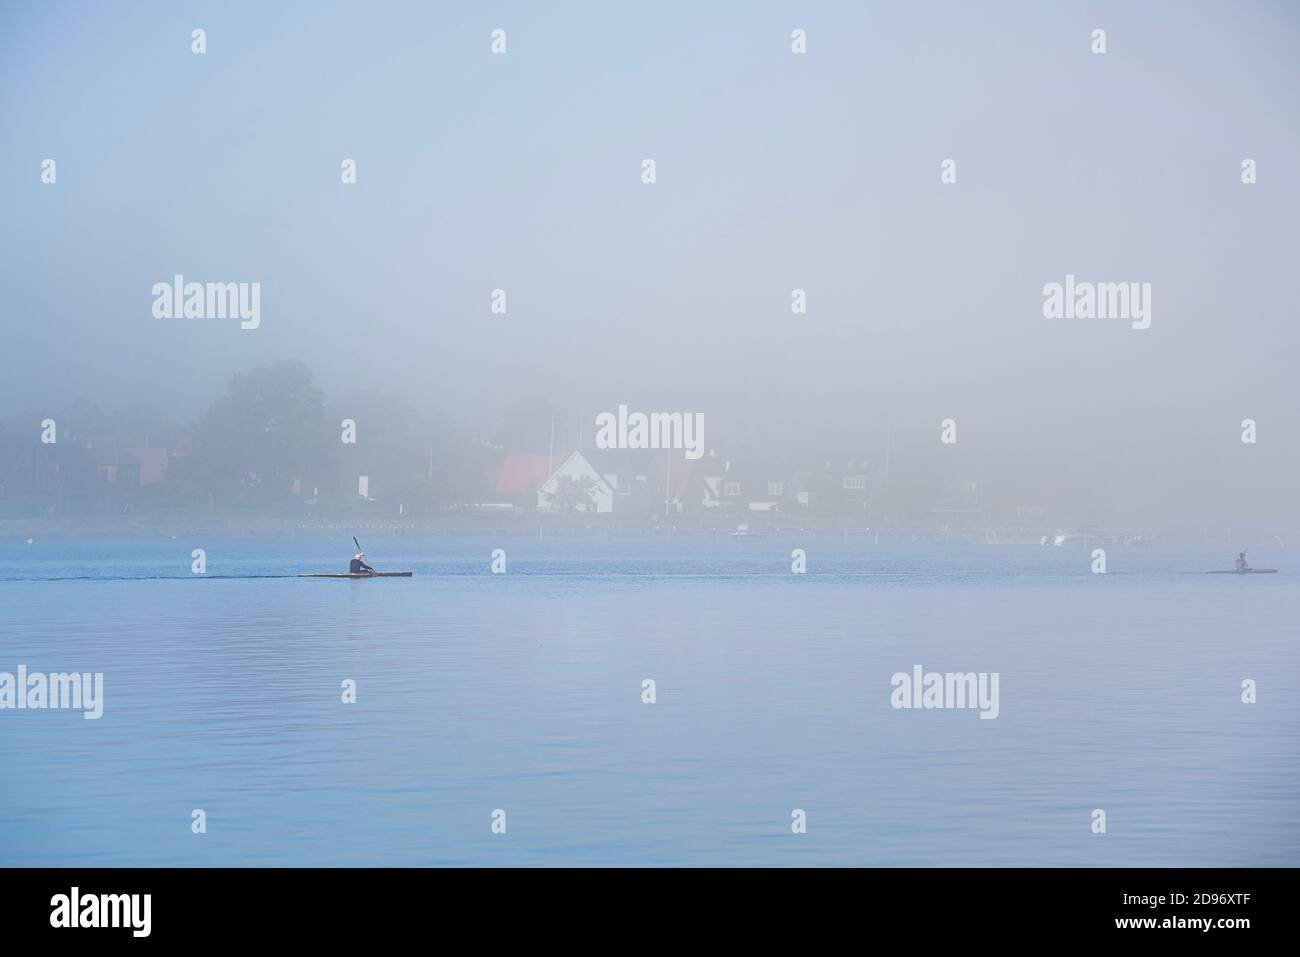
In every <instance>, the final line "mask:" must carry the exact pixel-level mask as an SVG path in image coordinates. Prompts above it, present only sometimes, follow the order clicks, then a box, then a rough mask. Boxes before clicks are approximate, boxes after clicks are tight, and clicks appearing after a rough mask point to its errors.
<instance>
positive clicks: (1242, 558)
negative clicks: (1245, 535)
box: [1233, 552, 1250, 572]
mask: <svg viewBox="0 0 1300 957" xmlns="http://www.w3.org/2000/svg"><path fill="white" fill-rule="evenodd" d="M1233 567H1234V568H1235V569H1236V570H1237V571H1239V572H1248V571H1250V566H1249V565H1247V564H1246V553H1245V552H1241V553H1240V554H1239V555H1237V561H1236V564H1235V565H1234V566H1233Z"/></svg>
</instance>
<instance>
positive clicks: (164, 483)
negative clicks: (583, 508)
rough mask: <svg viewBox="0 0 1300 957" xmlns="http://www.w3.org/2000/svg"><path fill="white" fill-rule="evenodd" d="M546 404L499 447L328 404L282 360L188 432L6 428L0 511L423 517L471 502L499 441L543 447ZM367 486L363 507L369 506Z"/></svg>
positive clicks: (409, 409)
mask: <svg viewBox="0 0 1300 957" xmlns="http://www.w3.org/2000/svg"><path fill="white" fill-rule="evenodd" d="M551 419H552V411H551V410H550V409H549V407H548V406H547V404H546V403H545V402H544V401H543V400H537V399H530V400H526V401H522V402H520V403H518V404H517V405H515V406H514V407H512V408H511V409H509V410H507V412H506V413H505V415H504V416H503V418H502V421H501V425H500V428H499V430H498V432H497V433H495V434H494V435H492V436H487V437H482V436H477V435H473V434H470V433H469V432H468V431H466V430H465V429H464V428H462V427H459V426H458V425H457V424H455V423H452V422H450V421H448V419H446V418H445V417H443V416H440V415H438V414H436V413H430V412H428V411H426V410H423V409H421V408H419V407H418V406H417V405H416V404H415V403H414V402H413V401H412V400H411V399H410V398H409V397H407V396H404V395H401V394H385V393H379V392H356V393H351V394H347V395H345V396H342V397H338V398H333V399H331V398H329V397H327V396H326V394H325V393H324V392H323V390H322V389H321V388H320V387H319V386H318V385H317V384H316V382H315V381H314V379H313V376H312V373H311V370H310V369H308V368H307V366H306V365H305V364H303V363H302V362H297V361H279V362H273V363H270V364H267V365H263V366H259V367H257V368H255V369H252V370H251V371H249V372H246V373H240V374H238V375H235V376H234V377H233V378H232V379H231V380H230V383H229V386H228V388H227V390H226V392H225V393H224V394H223V395H221V396H219V397H218V398H217V399H216V400H215V401H213V402H212V403H211V405H210V406H208V408H207V409H206V410H205V411H204V412H202V413H201V414H200V415H199V416H198V417H197V418H196V419H195V420H194V421H191V422H180V421H177V420H176V419H175V418H173V416H172V415H171V414H170V413H169V412H168V410H167V409H166V408H164V407H161V406H158V405H154V404H149V403H141V404H133V405H129V406H125V407H122V408H117V409H112V410H108V409H105V408H104V407H103V406H101V405H100V404H99V403H98V402H96V401H93V400H91V399H87V398H79V399H77V400H76V401H75V402H73V403H72V404H71V405H70V406H68V407H67V408H63V409H39V408H38V409H34V410H31V411H27V412H22V413H10V414H8V415H5V416H4V417H3V418H0V455H3V459H0V500H3V501H4V502H5V504H6V510H7V511H9V512H10V513H11V514H12V513H14V512H15V511H19V512H21V511H23V510H24V508H23V507H24V506H27V507H29V508H35V509H36V510H38V511H45V512H50V513H53V512H54V511H55V510H57V509H63V510H69V511H74V510H81V509H83V508H90V507H94V506H97V505H108V506H121V507H122V508H125V509H128V510H134V509H135V508H137V507H149V506H156V507H164V506H172V507H177V508H183V509H187V510H189V509H200V510H229V509H248V510H253V511H274V510H279V509H282V508H284V507H288V506H293V505H303V506H309V507H310V506H320V507H328V506H331V505H349V506H357V505H359V504H364V503H366V502H367V501H368V500H369V499H373V498H382V501H383V502H384V504H385V505H392V506H393V507H394V509H395V508H396V507H397V506H398V505H402V506H403V507H404V510H405V512H406V513H408V514H410V513H418V512H419V511H420V510H422V509H427V508H434V507H438V506H440V505H444V504H450V503H464V502H475V501H479V500H481V496H482V495H483V493H484V476H485V475H486V473H487V472H488V470H489V468H490V465H491V462H492V460H493V457H494V456H495V455H496V454H497V453H498V450H499V449H501V448H502V447H503V443H504V442H510V443H511V444H512V445H513V446H516V447H523V448H532V449H539V448H544V445H543V443H544V442H546V441H547V433H548V431H549V429H550V426H551ZM361 476H365V477H366V478H367V483H368V486H369V490H368V491H369V494H368V495H362V494H361V490H360V488H359V480H360V477H361Z"/></svg>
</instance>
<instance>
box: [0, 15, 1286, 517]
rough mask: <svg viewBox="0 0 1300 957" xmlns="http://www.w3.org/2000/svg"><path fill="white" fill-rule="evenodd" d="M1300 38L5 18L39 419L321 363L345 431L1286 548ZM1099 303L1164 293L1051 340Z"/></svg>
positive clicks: (906, 27) (11, 310)
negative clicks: (1236, 530) (906, 495)
mask: <svg viewBox="0 0 1300 957" xmlns="http://www.w3.org/2000/svg"><path fill="white" fill-rule="evenodd" d="M196 28H201V29H203V30H204V31H206V52H203V53H201V54H198V53H195V52H193V50H192V43H193V40H192V31H193V30H195V29H196ZM497 29H500V30H503V31H505V40H504V42H505V44H506V48H505V52H504V53H499V54H494V53H493V51H492V43H493V31H494V30H497ZM796 29H799V30H803V31H805V33H806V44H807V52H806V53H801V54H800V53H795V52H793V51H792V37H791V34H792V31H794V30H796ZM1097 29H1104V30H1105V44H1106V50H1105V53H1104V54H1102V53H1094V52H1092V49H1091V47H1092V46H1093V44H1094V43H1095V39H1094V36H1093V31H1094V30H1097ZM1298 40H1300V12H1298V10H1297V8H1296V7H1295V5H1294V4H1290V3H1252V4H1248V5H1231V4H1227V3H1217V4H1209V3H1199V4H1197V3H1190V4H1189V3H1163V4H1141V5H1134V4H1130V3H1098V4H1086V5H1085V4H1079V5H1073V9H1058V8H1057V5H1046V4H1035V3H1029V2H1025V3H1004V4H992V5H985V4H968V3H957V2H954V3H933V4H924V5H912V4H898V5H882V6H879V7H868V6H867V5H865V4H859V3H849V2H844V3H824V4H802V3H789V4H778V3H762V4H760V3H744V4H741V3H718V4H708V5H704V4H697V3H686V2H683V3H655V4H650V5H623V4H604V3H595V2H591V3H563V4H548V5H542V4H533V3H519V4H496V5H494V4H450V5H447V4H441V5H436V6H435V5H432V4H426V3H411V4H398V3H376V4H306V3H302V4H275V5H267V4H253V3H222V4H210V5H200V6H198V7H197V8H194V9H189V8H186V7H183V6H180V5H175V4H163V3H156V4H155V3H139V4H129V5H112V6H109V5H103V4H92V3H69V4H60V5H47V4H42V3H34V2H22V3H9V4H5V5H4V6H3V8H0V211H3V222H4V229H3V240H2V241H3V244H4V245H3V250H2V252H3V255H0V290H2V291H3V296H2V297H0V310H3V312H2V316H3V340H2V346H0V370H2V371H3V380H2V381H0V399H2V400H3V403H4V407H5V410H6V413H8V414H9V415H11V416H16V417H18V418H21V417H22V416H24V415H26V414H27V413H28V411H29V410H30V413H31V415H32V417H33V418H32V426H31V427H32V430H33V435H34V434H35V431H36V429H37V428H38V424H39V421H40V417H41V416H42V415H45V414H47V413H48V412H49V411H50V410H59V409H64V408H66V407H68V406H69V404H71V403H72V402H74V401H75V400H76V399H78V398H81V397H84V398H86V399H88V400H91V401H92V402H94V403H96V404H98V405H99V406H100V407H102V408H104V409H108V410H112V409H116V408H119V407H125V406H129V405H133V404H139V403H147V404H151V405H156V406H158V407H160V408H162V409H164V410H166V411H167V413H168V414H169V415H171V416H173V417H175V418H176V419H177V420H178V421H180V422H182V423H184V424H185V425H187V426H189V425H192V424H193V423H194V422H196V421H198V419H199V418H200V417H201V416H202V415H203V414H204V412H205V410H207V409H208V408H209V407H210V406H211V405H212V403H213V402H214V401H216V400H217V399H218V398H219V397H220V396H221V395H222V394H223V392H224V391H225V390H226V388H227V385H228V383H229V382H230V380H231V378H232V376H235V375H236V374H241V373H248V372H249V371H250V370H253V369H255V368H257V367H259V366H263V365H265V364H267V363H271V362H274V361H276V360H286V359H288V360H298V361H301V362H302V363H303V364H304V365H305V366H306V367H307V368H308V369H310V371H311V372H312V374H313V376H314V381H315V384H316V386H317V387H319V389H320V390H322V392H323V394H324V401H325V403H326V405H327V407H328V408H329V409H330V410H331V412H332V413H333V412H339V413H341V414H347V412H346V407H347V404H348V402H349V397H351V396H364V395H373V394H386V395H401V396H404V397H405V400H406V401H408V402H409V403H410V404H411V405H412V406H413V407H414V409H416V410H418V411H419V412H420V413H421V414H424V415H428V416H430V417H432V418H436V419H437V420H438V421H439V422H442V423H446V428H447V429H449V430H455V431H457V432H458V434H463V435H466V436H491V435H493V434H496V433H497V432H498V429H499V426H500V423H501V421H502V417H503V415H504V414H505V413H506V411H507V410H509V409H510V408H511V407H513V406H516V405H517V404H519V403H521V402H524V403H527V402H530V401H537V402H538V403H541V402H543V401H544V402H548V403H550V405H551V406H552V407H553V408H554V409H556V410H559V411H560V412H562V413H563V422H562V426H561V428H562V432H563V433H564V434H563V435H562V441H563V442H564V443H567V445H568V446H569V447H572V446H573V445H575V444H578V442H579V441H581V442H582V443H583V444H584V447H585V446H586V445H589V444H591V443H593V442H594V438H595V434H596V426H595V423H596V416H597V415H598V414H600V413H602V412H615V411H616V410H617V409H618V407H619V406H620V405H627V406H628V407H629V408H631V409H634V410H643V411H646V412H651V411H668V412H681V413H698V414H702V415H703V417H704V421H705V427H704V445H705V446H706V447H708V448H711V449H715V450H716V451H717V455H718V456H725V457H726V458H727V459H728V460H732V459H735V460H736V461H743V460H744V458H745V457H746V456H750V457H757V456H760V455H761V456H764V457H767V458H772V457H781V458H785V457H788V458H800V459H803V460H808V461H811V460H821V459H825V460H831V459H837V460H838V459H853V460H857V461H859V462H869V463H871V470H872V471H873V473H879V472H881V470H882V469H883V468H884V467H885V466H884V463H885V462H886V460H887V461H888V463H889V465H888V468H889V470H890V475H891V476H892V480H893V481H895V482H908V481H913V480H916V481H920V480H921V479H922V478H923V477H926V476H935V477H938V479H939V480H942V481H946V482H951V481H956V480H971V481H978V483H979V487H980V490H981V491H980V496H981V503H982V504H992V503H997V504H999V505H1001V506H1004V507H1011V506H1016V505H1026V506H1043V507H1047V508H1054V509H1057V510H1058V514H1060V515H1062V516H1071V515H1072V516H1074V520H1076V521H1094V520H1103V519H1104V520H1110V519H1109V518H1107V516H1113V515H1123V516H1125V518H1124V519H1123V521H1125V522H1130V523H1132V524H1134V525H1142V524H1165V525H1171V526H1182V527H1196V528H1202V527H1210V526H1216V527H1226V528H1232V527H1236V526H1242V525H1245V526H1249V527H1251V528H1256V529H1260V530H1266V531H1269V532H1277V533H1282V532H1284V531H1286V530H1289V529H1291V528H1294V527H1295V525H1296V524H1297V520H1300V508H1298V507H1297V495H1296V492H1295V485H1296V481H1295V480H1296V477H1297V476H1298V475H1300V469H1298V468H1297V466H1298V465H1300V455H1298V453H1297V448H1298V440H1300V426H1298V425H1297V418H1296V412H1297V401H1296V397H1297V389H1296V376H1295V363H1296V352H1297V349H1296V347H1297V344H1298V341H1300V335H1298V334H1297V331H1296V321H1297V314H1296V306H1295V297H1294V295H1293V293H1292V291H1291V286H1292V285H1293V284H1294V282H1295V278H1294V277H1295V272H1296V270H1295V262H1294V261H1295V249H1296V245H1295V241H1294V229H1295V223H1296V220H1297V211H1298V210H1300V185H1298V184H1297V171H1298V170H1300V139H1298V136H1297V132H1298V128H1300V127H1298V121H1300V110H1297V105H1298V103H1297V100H1298V99H1300V93H1298V92H1297V91H1300V75H1298V74H1300V70H1298V69H1297V66H1298V64H1300V61H1298V59H1297V54H1296V50H1297V41H1298ZM47 159H53V160H54V161H55V162H56V164H57V179H56V180H55V181H54V182H43V180H42V170H43V166H42V164H43V162H44V161H45V160H47ZM646 159H652V160H653V161H654V182H653V183H647V182H644V181H643V178H644V167H643V161H644V160H646ZM949 159H951V160H954V161H955V164H956V165H955V182H944V181H943V176H942V174H943V172H944V169H943V167H942V165H941V164H943V163H944V161H945V160H949ZM1247 159H1249V160H1253V161H1254V164H1255V169H1256V170H1257V173H1256V176H1257V181H1255V182H1252V183H1246V182H1243V165H1242V164H1243V161H1245V160H1247ZM345 160H353V161H355V164H356V166H355V169H356V181H355V183H347V182H344V181H343V178H344V177H343V175H342V174H341V169H342V164H343V163H344V161H345ZM177 275H182V276H184V277H185V281H187V282H189V281H194V282H200V283H238V282H248V283H259V284H260V316H259V323H258V325H257V327H256V328H241V327H240V323H239V322H238V321H232V320H217V319H194V318H188V319H187V318H184V317H181V318H162V319H160V318H157V317H156V314H155V312H154V311H153V310H154V305H155V294H154V293H153V292H152V290H153V287H154V286H155V284H157V283H164V284H170V283H172V282H173V277H175V276H177ZM1067 276H1072V277H1076V278H1077V280H1078V281H1079V282H1093V283H1138V284H1144V283H1149V284H1150V290H1151V298H1150V302H1149V306H1150V315H1149V319H1150V325H1149V327H1147V328H1134V325H1135V323H1133V322H1130V321H1128V320H1127V319H1122V318H1121V319H1049V318H1046V317H1045V316H1044V287H1045V286H1046V285H1047V284H1049V283H1065V282H1066V277H1067ZM494 290H504V292H505V303H506V307H505V312H504V314H502V313H499V312H497V313H494V312H493V310H492V305H493V301H494V300H493V295H494ZM794 290H803V291H804V293H805V294H806V304H807V308H806V312H803V313H800V312H794V311H792V293H793V291H794ZM946 419H951V420H952V421H953V422H954V423H955V437H956V442H955V444H953V443H948V444H945V443H942V442H941V423H942V422H943V421H944V420H946ZM1247 419H1250V420H1253V422H1254V424H1255V430H1256V432H1255V439H1256V440H1255V441H1254V442H1253V443H1247V442H1243V441H1242V434H1243V421H1244V420H1247ZM506 451H508V450H506ZM424 454H425V453H424V452H421V455H422V456H423V455H424ZM1099 516H1100V517H1101V518H1100V519H1099V518H1098V517H1099ZM1115 521H1119V519H1115Z"/></svg>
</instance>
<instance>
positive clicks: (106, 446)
mask: <svg viewBox="0 0 1300 957" xmlns="http://www.w3.org/2000/svg"><path fill="white" fill-rule="evenodd" d="M86 448H87V451H88V452H89V453H90V456H91V458H92V459H93V460H94V463H95V469H96V470H97V471H98V472H99V474H100V476H101V477H102V478H103V479H104V481H106V482H110V483H113V484H115V485H116V486H117V487H118V488H123V489H135V488H139V487H140V460H139V459H138V458H136V457H135V456H134V455H132V454H131V453H130V451H128V450H127V449H124V448H121V447H119V446H118V444H117V440H116V439H92V440H91V441H89V442H87V443H86Z"/></svg>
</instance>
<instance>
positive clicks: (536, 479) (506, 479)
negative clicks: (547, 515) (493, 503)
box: [488, 452, 557, 505]
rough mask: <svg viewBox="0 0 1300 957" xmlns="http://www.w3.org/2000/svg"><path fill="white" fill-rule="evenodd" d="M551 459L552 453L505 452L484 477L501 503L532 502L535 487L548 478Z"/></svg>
mask: <svg viewBox="0 0 1300 957" xmlns="http://www.w3.org/2000/svg"><path fill="white" fill-rule="evenodd" d="M555 461H557V459H555V458H554V457H552V456H549V455H538V454H534V453H531V452H529V453H517V454H512V455H507V456H506V457H505V458H504V459H503V460H502V461H501V463H500V464H499V465H498V466H497V467H496V468H494V469H492V470H491V471H490V472H489V475H488V480H489V483H490V484H491V486H492V490H493V492H494V493H495V494H496V496H497V497H498V498H499V499H501V500H502V501H503V502H511V503H513V504H516V505H532V504H534V503H535V502H536V500H537V490H538V489H540V488H541V487H542V485H544V484H545V483H546V480H547V479H548V478H550V476H551V472H552V464H553V463H554V462H555Z"/></svg>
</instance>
